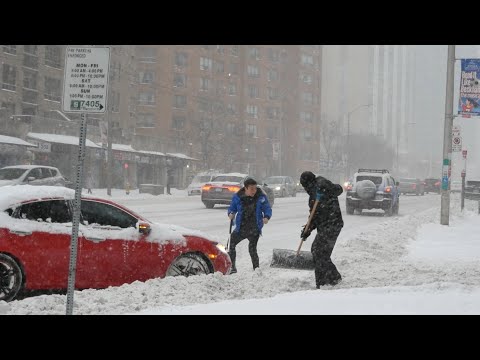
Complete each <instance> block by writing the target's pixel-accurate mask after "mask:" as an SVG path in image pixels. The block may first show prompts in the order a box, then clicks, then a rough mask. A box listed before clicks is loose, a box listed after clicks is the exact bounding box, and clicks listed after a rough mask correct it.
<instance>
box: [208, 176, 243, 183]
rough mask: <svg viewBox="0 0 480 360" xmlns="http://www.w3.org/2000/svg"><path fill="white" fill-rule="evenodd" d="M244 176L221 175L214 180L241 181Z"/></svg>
mask: <svg viewBox="0 0 480 360" xmlns="http://www.w3.org/2000/svg"><path fill="white" fill-rule="evenodd" d="M242 180H243V177H241V176H234V175H220V176H217V177H215V178H214V179H213V180H212V181H229V182H237V183H239V182H241V181H242Z"/></svg>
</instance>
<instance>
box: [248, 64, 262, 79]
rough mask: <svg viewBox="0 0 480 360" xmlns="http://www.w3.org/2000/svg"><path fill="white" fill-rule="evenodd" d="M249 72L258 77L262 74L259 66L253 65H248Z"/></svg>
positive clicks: (250, 75)
mask: <svg viewBox="0 0 480 360" xmlns="http://www.w3.org/2000/svg"><path fill="white" fill-rule="evenodd" d="M247 73H248V76H249V77H253V78H257V77H259V76H260V73H259V71H258V67H256V66H253V65H248V67H247Z"/></svg>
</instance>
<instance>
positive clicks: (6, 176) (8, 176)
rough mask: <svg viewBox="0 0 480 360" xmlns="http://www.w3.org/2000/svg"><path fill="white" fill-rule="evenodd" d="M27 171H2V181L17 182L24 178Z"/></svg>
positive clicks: (0, 176) (14, 169) (0, 171)
mask: <svg viewBox="0 0 480 360" xmlns="http://www.w3.org/2000/svg"><path fill="white" fill-rule="evenodd" d="M25 171H27V170H26V169H18V168H10V169H0V180H15V179H18V178H19V177H20V176H22V175H23V174H24V173H25Z"/></svg>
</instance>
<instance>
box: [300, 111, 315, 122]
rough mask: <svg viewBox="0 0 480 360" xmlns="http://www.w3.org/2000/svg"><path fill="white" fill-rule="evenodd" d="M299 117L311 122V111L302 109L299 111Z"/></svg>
mask: <svg viewBox="0 0 480 360" xmlns="http://www.w3.org/2000/svg"><path fill="white" fill-rule="evenodd" d="M300 119H301V120H302V121H305V122H309V123H311V122H313V113H311V112H309V111H302V112H300Z"/></svg>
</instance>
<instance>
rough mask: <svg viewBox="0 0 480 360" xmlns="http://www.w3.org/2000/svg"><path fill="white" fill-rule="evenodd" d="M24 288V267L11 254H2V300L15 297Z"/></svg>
mask: <svg viewBox="0 0 480 360" xmlns="http://www.w3.org/2000/svg"><path fill="white" fill-rule="evenodd" d="M22 288H23V273H22V269H21V268H20V266H19V265H18V264H17V262H16V261H15V260H14V259H12V258H11V257H10V256H8V255H6V254H0V300H3V301H11V300H13V299H15V298H16V296H17V295H18V293H19V292H20V290H22Z"/></svg>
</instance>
